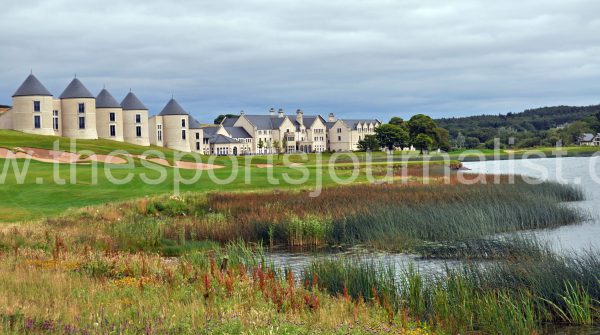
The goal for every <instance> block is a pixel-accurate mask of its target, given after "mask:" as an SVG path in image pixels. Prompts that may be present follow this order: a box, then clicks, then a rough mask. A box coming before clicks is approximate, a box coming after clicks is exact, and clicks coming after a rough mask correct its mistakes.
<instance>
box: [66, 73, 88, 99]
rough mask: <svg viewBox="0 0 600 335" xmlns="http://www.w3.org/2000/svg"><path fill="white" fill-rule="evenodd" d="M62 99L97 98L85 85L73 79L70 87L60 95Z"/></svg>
mask: <svg viewBox="0 0 600 335" xmlns="http://www.w3.org/2000/svg"><path fill="white" fill-rule="evenodd" d="M60 98H61V99H74V98H92V99H94V98H96V97H95V96H94V95H93V94H92V92H90V91H89V90H88V89H87V88H86V87H85V86H84V85H83V83H82V82H81V81H80V80H79V79H77V78H73V80H72V81H71V83H70V84H69V86H67V88H65V90H64V91H63V92H62V94H61V95H60Z"/></svg>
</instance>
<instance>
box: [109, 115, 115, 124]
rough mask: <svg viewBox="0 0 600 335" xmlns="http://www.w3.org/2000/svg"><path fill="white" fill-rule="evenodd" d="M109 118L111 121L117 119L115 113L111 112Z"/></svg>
mask: <svg viewBox="0 0 600 335" xmlns="http://www.w3.org/2000/svg"><path fill="white" fill-rule="evenodd" d="M108 120H109V121H110V122H115V120H116V116H115V113H109V114H108Z"/></svg>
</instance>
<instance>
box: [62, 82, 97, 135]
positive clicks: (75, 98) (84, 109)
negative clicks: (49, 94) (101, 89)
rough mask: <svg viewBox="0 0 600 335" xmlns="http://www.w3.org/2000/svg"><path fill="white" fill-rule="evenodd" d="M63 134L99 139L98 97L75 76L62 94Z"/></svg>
mask: <svg viewBox="0 0 600 335" xmlns="http://www.w3.org/2000/svg"><path fill="white" fill-rule="evenodd" d="M60 105H61V110H62V132H63V136H65V137H71V138H78V139H97V138H98V132H97V131H96V97H94V95H93V94H92V93H91V92H90V91H89V90H88V89H87V88H86V87H85V86H84V85H83V83H82V82H81V81H80V80H79V79H77V78H73V80H72V81H71V83H70V84H69V86H67V88H65V90H64V92H63V93H62V94H61V95H60Z"/></svg>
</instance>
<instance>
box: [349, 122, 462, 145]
mask: <svg viewBox="0 0 600 335" xmlns="http://www.w3.org/2000/svg"><path fill="white" fill-rule="evenodd" d="M410 146H413V147H414V148H415V149H417V150H419V151H420V152H421V153H423V152H425V151H429V150H431V149H440V150H444V151H448V150H450V141H449V133H448V130H446V129H444V128H442V127H440V126H438V124H437V123H436V122H435V121H434V120H433V119H432V118H431V117H429V116H427V115H425V114H417V115H414V116H413V117H411V118H410V120H408V121H404V120H403V119H402V118H400V117H393V118H391V119H390V121H389V123H386V124H382V125H380V126H379V127H377V128H375V134H373V135H365V137H364V138H362V139H361V140H360V141H358V149H359V150H360V151H380V150H381V149H382V148H385V149H387V150H394V149H400V150H402V149H404V148H408V147H410Z"/></svg>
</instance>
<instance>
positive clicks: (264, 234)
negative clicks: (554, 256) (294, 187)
mask: <svg viewBox="0 0 600 335" xmlns="http://www.w3.org/2000/svg"><path fill="white" fill-rule="evenodd" d="M503 178H504V177H503ZM490 182H491V181H490ZM581 199H583V194H582V192H581V190H580V189H578V188H576V187H572V186H567V185H560V184H556V183H550V182H545V183H542V184H539V185H530V184H527V183H524V182H522V181H521V182H516V183H515V184H506V183H500V184H487V183H485V184H484V183H480V184H474V185H461V184H456V183H451V184H450V185H442V184H431V185H422V184H420V185H412V184H407V185H404V184H391V185H390V184H383V185H355V186H346V187H334V188H328V189H325V190H323V193H322V194H321V196H319V197H318V198H311V197H309V196H308V193H307V192H304V191H300V192H288V191H285V192H284V191H278V192H272V193H269V192H262V193H209V194H185V195H183V196H181V197H156V198H145V199H140V200H137V201H133V202H126V203H121V204H112V205H107V206H101V207H91V208H87V209H83V210H79V211H75V212H71V213H69V214H68V215H65V216H63V217H59V218H53V219H48V220H46V221H45V226H47V227H48V229H49V230H50V229H51V230H53V231H56V229H58V230H79V231H80V236H79V238H78V240H79V241H81V243H82V244H83V243H85V244H88V245H92V246H98V247H101V248H107V247H109V248H113V249H118V250H127V251H140V250H145V251H152V252H164V254H165V255H170V256H175V255H178V254H183V253H186V252H188V251H189V250H191V249H193V247H194V243H195V242H198V241H206V240H211V241H216V242H220V243H223V244H225V243H228V242H231V241H237V240H240V239H241V240H244V241H246V242H261V243H263V244H264V245H268V246H274V245H283V246H288V247H301V248H305V247H309V248H310V247H319V246H324V245H339V244H355V243H366V244H371V245H373V246H375V247H378V248H382V249H389V250H413V249H415V248H416V247H418V246H420V245H422V244H423V243H424V242H434V243H438V242H439V243H442V244H443V243H447V242H449V241H451V242H454V241H468V240H477V239H481V238H482V237H484V236H489V235H493V234H498V233H510V232H515V231H520V230H528V229H542V228H551V227H558V226H561V225H566V224H572V223H576V222H578V221H580V220H581V219H582V217H583V214H582V213H580V212H578V211H577V210H576V209H574V208H572V207H569V206H565V205H564V204H562V203H563V202H566V201H577V200H581ZM50 227H51V228H50ZM3 241H4V240H3V239H2V236H0V247H3V248H8V247H10V246H8V245H6V244H5V242H3ZM11 243H12V242H11Z"/></svg>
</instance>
